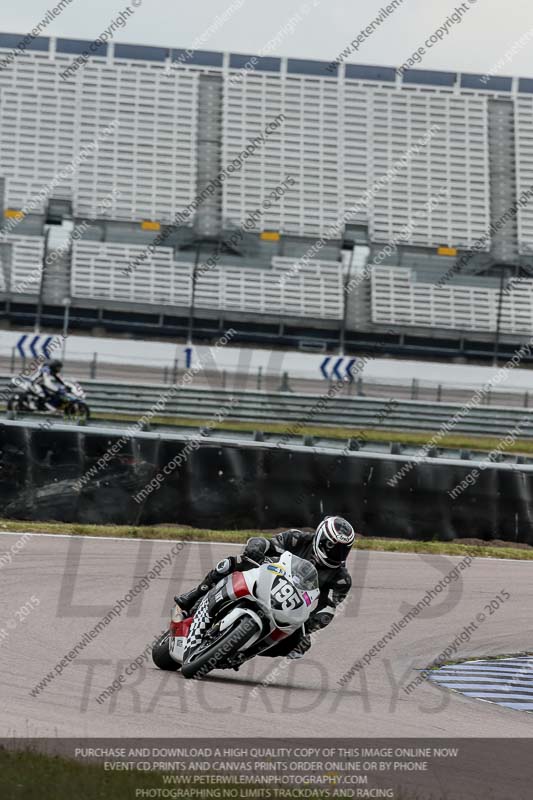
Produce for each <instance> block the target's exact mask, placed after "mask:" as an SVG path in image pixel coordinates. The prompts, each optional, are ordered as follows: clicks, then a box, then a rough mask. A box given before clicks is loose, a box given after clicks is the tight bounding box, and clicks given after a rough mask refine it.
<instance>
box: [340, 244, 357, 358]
mask: <svg viewBox="0 0 533 800" xmlns="http://www.w3.org/2000/svg"><path fill="white" fill-rule="evenodd" d="M354 255H355V242H354V246H353V248H352V252H351V253H350V261H349V264H348V270H347V272H346V275H345V277H344V286H343V293H342V294H343V307H342V323H341V331H340V337H339V355H341V356H343V355H344V350H345V346H346V327H347V324H348V295H349V291H348V289H349V286H350V279H351V277H352V267H353V262H354Z"/></svg>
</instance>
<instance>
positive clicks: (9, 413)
mask: <svg viewBox="0 0 533 800" xmlns="http://www.w3.org/2000/svg"><path fill="white" fill-rule="evenodd" d="M21 405H22V403H21V399H20V395H18V394H12V395H11V396H10V397H8V400H7V408H6V417H7V418H8V419H16V418H17V416H18V414H19V412H20V410H21Z"/></svg>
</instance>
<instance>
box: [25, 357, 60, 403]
mask: <svg viewBox="0 0 533 800" xmlns="http://www.w3.org/2000/svg"><path fill="white" fill-rule="evenodd" d="M62 369H63V362H62V361H59V360H58V359H55V358H54V359H51V360H49V361H46V362H45V363H44V364H42V365H41V367H39V369H38V370H37V372H36V373H35V375H34V376H33V377H32V378H31V379H30V381H31V390H32V392H33V393H34V394H35V395H36V396H37V398H38V399H39V400H40V401H42V402H43V403H44V406H45V407H46V409H47V410H48V411H57V406H58V405H59V398H58V395H59V394H61V393H62V392H64V391H66V386H65V383H64V381H63V379H62V377H61V370H62Z"/></svg>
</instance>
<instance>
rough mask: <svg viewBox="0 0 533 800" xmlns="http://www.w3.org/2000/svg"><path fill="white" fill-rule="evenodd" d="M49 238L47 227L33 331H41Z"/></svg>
mask: <svg viewBox="0 0 533 800" xmlns="http://www.w3.org/2000/svg"><path fill="white" fill-rule="evenodd" d="M49 239H50V228H49V227H47V229H46V233H45V235H44V250H43V260H42V265H41V281H40V284H39V297H38V299H37V309H36V312H35V325H34V333H40V332H41V319H42V316H43V293H44V277H45V271H46V262H47V260H48V240H49Z"/></svg>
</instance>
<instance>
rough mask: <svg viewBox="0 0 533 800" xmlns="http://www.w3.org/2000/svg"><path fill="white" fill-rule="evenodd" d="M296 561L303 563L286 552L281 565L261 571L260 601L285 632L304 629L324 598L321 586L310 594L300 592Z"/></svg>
mask: <svg viewBox="0 0 533 800" xmlns="http://www.w3.org/2000/svg"><path fill="white" fill-rule="evenodd" d="M293 560H298V561H300V559H296V557H295V556H292V554H291V553H289V552H288V551H286V552H285V553H283V554H282V555H281V556H280V558H279V560H278V561H277V562H275V563H265V564H263V565H262V566H261V567H260V568H259V569H258V570H257V573H258V575H257V578H256V581H257V584H256V597H257V601H258V603H259V605H260V606H261V608H262V609H263V611H265V613H267V614H268V615H269V616H270V618H271V619H272V620H273V622H274V623H275V624H276V625H277V626H279V627H280V628H282V629H287V628H288V627H290V628H294V629H297V628H300V627H301V626H302V625H304V624H305V623H306V622H307V620H308V619H309V617H310V615H311V614H312V612H313V611H314V610H315V609H316V607H317V605H318V600H319V597H320V590H319V588H318V585H317V586H316V588H312V589H309V590H306V591H301V590H299V589H298V587H297V586H296V585H295V580H294V576H293V574H292V570H291V562H292V561H293ZM277 586H279V589H278V588H277ZM291 587H292V592H291V591H290V589H291Z"/></svg>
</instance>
